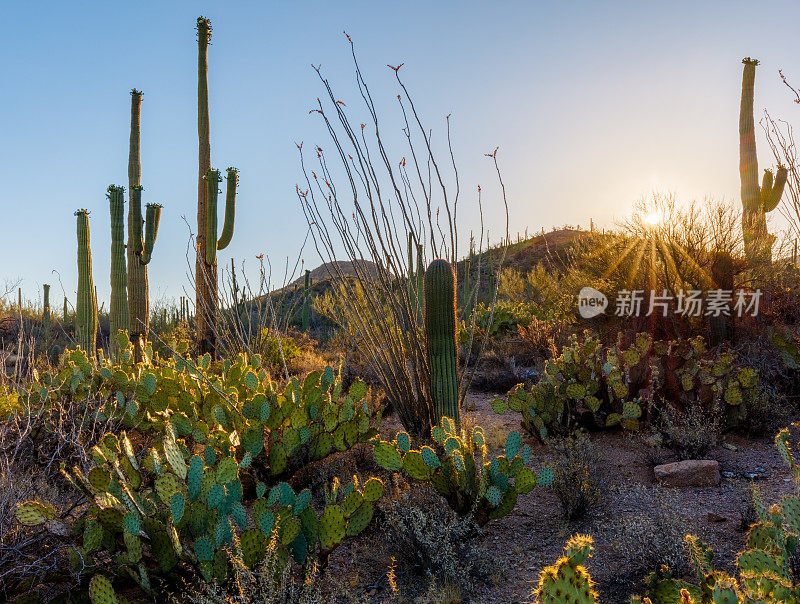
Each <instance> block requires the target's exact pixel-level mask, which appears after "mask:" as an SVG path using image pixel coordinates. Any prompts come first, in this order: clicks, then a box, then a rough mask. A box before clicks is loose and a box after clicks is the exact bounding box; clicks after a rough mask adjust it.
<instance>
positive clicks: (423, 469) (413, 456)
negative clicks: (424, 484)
mask: <svg viewBox="0 0 800 604" xmlns="http://www.w3.org/2000/svg"><path fill="white" fill-rule="evenodd" d="M437 461H438V459H437ZM403 469H404V470H405V471H406V473H407V474H408V475H409V476H410V477H411V478H413V479H414V480H428V479H429V478H430V477H431V474H433V468H431V467H430V466H428V465H427V464H425V462H424V460H423V458H422V454H421V453H420V452H419V451H414V450H411V451H409V452H408V453H406V454H405V455H404V456H403Z"/></svg>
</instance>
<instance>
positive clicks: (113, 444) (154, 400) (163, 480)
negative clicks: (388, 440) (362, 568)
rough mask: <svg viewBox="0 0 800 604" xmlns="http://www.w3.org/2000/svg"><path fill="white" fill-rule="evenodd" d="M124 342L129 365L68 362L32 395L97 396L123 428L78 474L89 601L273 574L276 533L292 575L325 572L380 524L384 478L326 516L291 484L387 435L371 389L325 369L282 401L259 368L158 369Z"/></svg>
mask: <svg viewBox="0 0 800 604" xmlns="http://www.w3.org/2000/svg"><path fill="white" fill-rule="evenodd" d="M120 338H121V340H120V349H121V351H122V352H121V353H120V354H119V360H118V361H117V362H114V363H112V362H111V361H109V360H107V359H104V358H102V357H101V359H100V361H98V362H95V361H91V360H89V359H88V358H87V357H86V355H85V354H84V353H83V352H82V351H81V350H80V349H78V350H76V351H68V352H67V353H65V355H64V357H63V359H62V365H61V366H59V368H57V369H56V370H54V371H53V372H52V373H47V374H45V375H44V376H42V379H41V380H40V381H38V382H35V383H33V384H31V385H30V386H29V387H28V388H27V389H25V390H23V391H21V392H20V400H21V401H23V403H24V404H26V405H29V406H31V407H32V408H45V407H47V406H48V405H51V404H53V401H64V400H67V399H69V398H70V397H75V398H76V399H77V400H82V399H83V398H84V397H86V396H87V395H88V394H89V393H91V395H92V398H93V399H96V400H98V401H100V405H101V406H100V407H98V408H97V409H96V411H95V413H94V415H93V416H92V421H93V423H94V425H96V426H105V427H106V428H107V429H108V428H112V427H115V426H117V425H118V423H117V422H121V424H122V425H121V426H120V427H121V428H124V429H114V430H113V431H109V432H107V433H106V434H105V435H103V436H102V438H100V440H99V442H98V443H97V445H95V446H94V447H93V448H92V449H91V451H90V452H89V458H90V459H89V461H87V462H86V463H84V464H79V465H76V466H75V468H74V469H73V470H72V472H69V473H66V472H65V477H66V478H68V479H69V480H70V482H71V483H72V485H73V486H74V488H75V490H76V491H77V492H80V493H83V494H84V495H85V497H86V498H87V501H88V502H89V505H88V506H85V507H84V508H82V509H81V514H80V515H79V517H78V519H77V520H76V521H75V522H74V525H73V531H75V534H76V535H78V537H77V538H76V540H75V542H74V544H73V546H72V547H71V548H70V550H69V560H70V562H71V563H72V564H73V566H74V567H75V569H76V570H77V571H79V572H80V575H81V576H84V577H87V578H88V577H89V576H91V583H90V585H89V588H90V593H91V592H92V591H95V592H96V591H98V590H99V591H103V592H113V587H112V582H118V583H120V584H122V585H124V584H126V583H130V582H131V578H133V580H134V583H136V584H138V586H139V588H140V589H142V590H143V591H144V592H145V593H149V594H153V593H154V590H155V585H156V583H155V582H156V581H164V582H165V584H166V585H169V584H174V582H175V581H176V579H177V577H178V576H181V575H182V574H184V573H186V572H189V573H195V574H197V575H199V576H202V577H203V578H204V579H205V580H206V581H212V580H215V581H218V582H220V583H223V582H226V581H227V580H228V579H229V577H230V576H231V572H232V570H231V569H232V568H234V567H235V566H236V565H237V564H244V565H245V566H247V567H248V568H250V569H253V568H255V567H256V566H258V565H259V564H260V563H261V561H262V560H263V559H264V557H265V556H266V552H267V548H268V546H269V543H270V539H271V538H272V535H273V532H275V533H276V534H277V535H278V537H279V540H278V541H277V542H276V543H277V547H278V549H279V555H280V557H281V558H282V560H283V563H284V564H286V563H288V560H289V558H292V559H294V560H295V561H296V562H298V563H301V564H302V563H305V562H306V561H311V560H313V559H314V558H315V557H316V556H317V555H319V558H320V560H322V561H324V560H326V558H327V556H328V554H329V553H330V551H331V550H332V549H334V548H335V547H336V546H337V545H339V544H340V543H341V542H342V541H343V540H344V539H345V538H347V537H352V536H354V535H356V534H358V533H359V532H361V531H362V530H363V529H364V528H365V527H366V526H367V525H368V524H369V522H370V520H371V519H372V515H373V512H374V502H375V501H376V500H377V499H379V498H380V497H381V496H382V493H383V485H382V483H381V481H379V480H378V479H377V478H371V479H369V480H366V481H363V482H361V481H359V480H358V478H356V477H354V478H353V481H352V482H351V483H350V484H347V485H339V484H335V485H334V486H333V487H332V488H331V489H329V490H327V492H326V493H325V497H324V502H323V505H322V507H321V509H320V511H319V512H318V511H317V510H316V509H315V508H314V507H313V505H312V503H313V501H312V493H311V492H310V490H308V489H303V490H302V491H299V492H296V491H295V490H294V489H293V488H292V487H290V486H289V484H288V482H287V480H290V479H291V478H292V475H293V474H295V473H296V472H297V471H298V470H299V469H301V468H303V467H304V466H305V465H306V464H307V463H309V462H311V461H313V460H320V459H323V458H326V457H327V456H328V455H330V454H332V453H333V452H335V451H344V450H347V449H349V448H351V447H352V446H353V445H355V444H356V443H358V442H364V441H368V440H370V439H372V438H373V437H374V436H375V435H376V434H377V429H376V426H377V424H378V422H379V420H380V415H379V414H377V415H375V414H373V413H372V410H371V409H370V408H369V406H368V405H367V403H366V402H365V400H364V397H365V395H366V393H367V387H366V385H365V384H364V383H363V382H354V383H353V385H352V386H351V387H350V389H349V391H348V392H344V391H343V389H342V384H341V381H340V380H339V379H338V377H337V376H336V374H335V373H334V371H333V370H332V369H331V368H326V369H325V370H324V371H321V372H320V371H316V372H312V373H311V374H309V375H308V376H307V377H306V378H305V380H304V381H303V382H302V383H301V382H300V381H298V380H297V379H292V380H289V381H288V383H286V384H285V386H284V387H283V388H282V389H279V388H278V386H277V384H275V383H274V382H272V380H271V379H270V377H269V374H268V372H267V371H266V370H265V369H264V367H263V366H262V363H261V360H260V357H258V356H254V357H248V356H247V355H244V354H240V355H238V356H237V357H236V358H234V359H230V360H227V361H225V362H223V363H221V364H219V365H218V366H215V367H213V368H212V366H211V359H210V357H209V356H208V355H204V356H203V357H200V358H198V359H192V358H190V357H188V356H186V357H184V356H181V355H179V354H175V355H174V356H173V357H172V358H170V359H160V358H155V359H154V358H153V356H152V355H153V352H152V349H151V348H150V347H145V350H144V351H143V355H142V357H143V358H142V360H141V361H140V362H136V361H135V360H134V355H133V347H132V345H131V344H130V342H128V341H127V338H123V337H122V336H120ZM112 422H113V423H112ZM57 514H58V512H57V510H56V508H55V507H54V506H53V505H52V504H50V503H48V502H46V501H44V502H43V501H37V500H31V501H27V502H24V503H21V504H19V505H18V506H17V508H16V515H17V519H18V520H19V521H20V522H21V523H22V524H24V525H28V526H50V525H51V524H52V521H53V520H54V519H55V518H56V516H57ZM248 519H252V520H253V522H255V527H252V528H251V526H252V525H250V523H249V520H248ZM142 534H144V535H146V536H147V539H148V541H149V544H150V547H149V548H143V547H142V545H143V544H142V540H141V535H142ZM109 556H112V557H113V560H114V563H113V564H111V565H108V564H106V563H105V562H104V561H106V560H107V559H108V557H109ZM101 573H104V574H101ZM109 576H110V577H111V578H110V579H109Z"/></svg>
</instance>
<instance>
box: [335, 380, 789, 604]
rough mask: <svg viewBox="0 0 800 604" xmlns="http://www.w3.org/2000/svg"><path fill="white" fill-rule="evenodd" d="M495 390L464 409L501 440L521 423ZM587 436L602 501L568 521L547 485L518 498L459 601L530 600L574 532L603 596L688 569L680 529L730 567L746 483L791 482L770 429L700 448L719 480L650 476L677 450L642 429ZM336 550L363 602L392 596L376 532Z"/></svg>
mask: <svg viewBox="0 0 800 604" xmlns="http://www.w3.org/2000/svg"><path fill="white" fill-rule="evenodd" d="M493 398H494V395H491V394H485V393H476V394H474V395H471V396H470V397H469V398H468V403H472V402H474V408H473V407H472V406H471V405H470V404H468V405H467V406H468V408H470V409H473V410H469V411H466V416H467V417H471V418H473V419H474V420H475V421H476V422H477V423H479V424H480V425H482V426H483V427H484V429H485V431H486V432H487V434H488V435H489V441H490V442H493V441H494V442H497V443H500V442H502V438H503V437H504V435H505V434H506V433H507V432H508V431H510V430H519V424H518V421H519V416H518V415H517V414H514V413H508V414H506V415H504V416H498V415H496V414H495V413H494V412H493V411H492V409H491V406H490V404H489V403H490V401H491V400H492V399H493ZM398 428H399V424H398V423H397V421H396V419H395V418H388V419H387V420H386V421H385V422H384V426H383V427H382V430H381V431H382V432H383V433H384V434H383V437H384V438H391V437H392V436H393V434H394V433H396V431H397V430H398ZM493 436H494V438H493ZM590 439H591V442H592V446H593V449H594V451H595V456H596V458H597V459H596V468H595V471H596V478H597V482H598V484H599V486H600V488H601V498H600V501H599V502H598V503H597V504H595V505H593V506H592V507H591V508H590V509H589V511H588V513H587V514H586V515H585V516H584V517H582V518H581V519H579V520H577V521H573V522H569V523H568V522H566V521H565V520H564V519H563V517H562V512H561V504H560V502H559V500H558V498H557V496H556V495H555V493H553V492H552V490H551V489H534V491H532V492H531V493H529V494H528V495H526V496H523V497H520V500H519V502H518V504H517V506H516V508H515V509H514V511H513V512H512V513H511V514H510V515H508V516H506V517H504V518H501V519H499V520H494V521H491V522H489V524H488V525H487V526H486V527H485V528H484V537H483V540H482V541H483V542H482V544H481V545H482V546H483V548H484V549H485V552H486V555H487V556H488V557H489V558H490V559H492V560H493V562H492V564H493V566H495V567H496V568H497V571H498V572H497V573H496V574H494V575H493V576H492V580H491V581H488V582H485V583H483V584H478V586H477V588H476V590H475V591H474V592H473V593H472V594H471V596H470V597H469V599H467V598H465V599H464V600H462V601H469V602H481V603H497V604H511V603H518V602H528V601H531V599H532V598H531V590H532V589H533V587H534V586H535V584H536V581H537V580H538V576H539V572H540V571H541V569H542V568H543V567H544V566H547V565H548V564H551V563H552V562H554V561H555V560H556V559H557V558H558V557H559V556H560V554H561V552H562V548H563V546H564V543H565V542H566V540H567V539H568V538H569V537H570V536H571V535H573V534H575V533H582V534H589V535H591V536H593V537H594V540H595V550H594V556H593V557H592V558H591V559H590V560H589V561H588V563H587V564H586V566H587V568H588V570H589V572H590V573H591V575H592V578H593V579H594V580H595V582H596V584H597V590H598V592H599V594H600V601H601V602H604V603H616V602H620V603H621V602H628V601H629V599H630V596H631V595H632V594H637V593H638V594H641V593H643V584H642V579H643V577H644V576H645V575H646V573H647V572H648V571H653V570H655V569H656V568H658V567H659V566H660V565H661V564H662V563H669V564H670V566H671V568H672V569H673V571H674V572H677V573H678V574H680V573H683V574H686V573H687V572H688V571H687V569H686V568H685V567H684V568H681V566H683V565H685V564H686V561H685V555H683V546H682V543H681V537H682V535H683V534H685V533H692V534H696V535H699V536H700V537H701V538H702V539H704V540H705V541H706V542H707V543H708V544H709V545H710V546H711V547H712V549H713V550H714V564H715V566H716V568H718V569H720V570H727V571H729V572H731V571H733V568H732V564H733V560H734V557H735V555H736V552H738V551H739V550H741V549H742V547H743V546H744V542H745V530H746V526H747V524H748V522H752V521H753V519H752V518H750V519H749V520H748V519H747V518H746V516H747V510H748V508H751V506H750V505H749V502H750V501H751V495H750V492H751V486H752V485H753V484H755V485H757V487H758V489H759V491H760V492H761V494H762V497H763V500H764V501H765V503H767V505H769V504H771V503H773V502H775V501H777V499H779V497H780V496H781V495H783V494H785V493H787V492H790V491H792V490H793V488H794V487H793V484H792V479H791V474H790V472H789V470H788V468H787V467H786V466H785V465H784V464H783V462H782V460H781V458H780V456H779V455H778V453H777V451H776V450H775V447H774V445H773V436H769V435H765V436H763V437H758V438H745V437H744V436H741V435H737V434H726V435H725V437H724V441H723V442H724V446H723V445H720V446H718V447H716V448H715V449H713V450H712V451H710V452H709V454H708V455H706V458H708V459H715V460H717V461H718V462H719V464H720V470H721V472H722V474H723V478H722V481H721V483H720V485H719V486H717V487H709V488H679V489H676V488H666V487H661V486H659V485H656V484H654V475H653V466H654V465H655V464H656V463H665V462H668V461H674V460H676V459H677V457H674V456H673V455H671V454H670V453H669V451H663V450H656V449H654V447H652V446H651V445H649V444H648V443H647V442H646V441H645V439H644V438H643V437H642V436H641V435H638V434H625V433H620V432H603V433H595V434H592V435H590ZM526 442H527V444H529V445H530V446H531V448H532V450H533V456H532V457H533V462H532V464H533V466H534V467H536V466H537V464H539V463H544V462H547V461H552V460H553V459H554V458H555V457H554V456H555V453H554V452H553V450H552V448H547V447H545V446H543V445H541V444H539V443H538V441H536V440H535V439H532V438H528V439H527V440H526ZM743 518H744V520H743ZM340 550H341V551H337V554H336V558H337V559H336V560H332V561H331V569H332V570H335V574H336V577H337V580H342V581H343V582H345V583H346V584H348V585H349V586H351V587H353V588H356V590H357V591H361V592H362V593H364V594H365V595H366V596H367V597H368V601H371V602H393V601H396V600H395V599H393V597H392V594H391V592H390V591H389V589H388V584H387V582H386V579H385V575H386V569H387V568H388V565H389V563H390V560H389V559H388V556H389V554H388V552H387V548H386V546H385V544H384V543H383V542H382V541H381V539H380V534H378V533H376V534H375V535H374V539H373V540H372V541H370V539H369V537H368V536H367V538H366V539H363V540H361V542H359V541H358V540H355V541H353V542H352V544H350V545H347V546H344V547H342V548H340ZM676 561H677V562H676ZM676 565H677V566H676ZM402 570H403V569H398V572H402ZM686 576H687V577H688V578H691V575H690V574H688V575H686ZM411 601H413V600H411ZM455 601H458V600H455Z"/></svg>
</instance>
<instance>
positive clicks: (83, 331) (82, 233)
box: [75, 209, 97, 357]
mask: <svg viewBox="0 0 800 604" xmlns="http://www.w3.org/2000/svg"><path fill="white" fill-rule="evenodd" d="M75 216H77V217H78V302H77V304H76V305H75V331H76V333H77V338H78V344H80V346H81V348H83V350H84V351H86V354H88V355H89V356H90V357H93V356H94V355H95V351H96V344H97V297H96V295H95V289H94V282H93V281H92V250H91V247H90V237H89V212H88V211H87V210H83V209H81V210H78V211H77V212H75Z"/></svg>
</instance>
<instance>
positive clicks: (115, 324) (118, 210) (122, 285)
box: [108, 185, 147, 351]
mask: <svg viewBox="0 0 800 604" xmlns="http://www.w3.org/2000/svg"><path fill="white" fill-rule="evenodd" d="M123 191H124V189H123V187H116V186H114V185H111V186H110V187H108V205H109V208H110V211H111V304H110V306H109V324H110V326H111V329H110V331H111V333H110V347H111V350H112V351H114V350H115V349H116V341H117V338H116V336H117V332H118V331H120V330H123V331H128V329H129V328H130V310H129V308H128V272H127V268H126V266H125V197H124V195H123ZM145 270H147V268H145Z"/></svg>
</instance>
